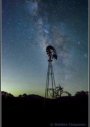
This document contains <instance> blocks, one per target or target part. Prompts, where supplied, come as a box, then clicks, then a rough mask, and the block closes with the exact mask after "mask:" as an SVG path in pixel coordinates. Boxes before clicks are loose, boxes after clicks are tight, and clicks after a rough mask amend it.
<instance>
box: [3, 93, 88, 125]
mask: <svg viewBox="0 0 90 127" xmlns="http://www.w3.org/2000/svg"><path fill="white" fill-rule="evenodd" d="M74 125H75V126H76V125H77V126H79V127H81V126H86V127H87V126H88V96H81V97H76V96H73V97H61V98H58V99H55V100H49V99H46V100H45V105H44V98H43V97H40V96H37V95H31V96H28V97H9V98H4V97H2V127H50V126H59V127H65V126H74Z"/></svg>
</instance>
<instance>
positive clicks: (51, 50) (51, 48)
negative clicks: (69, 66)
mask: <svg viewBox="0 0 90 127" xmlns="http://www.w3.org/2000/svg"><path fill="white" fill-rule="evenodd" d="M46 52H47V54H48V55H51V54H52V58H54V59H57V54H56V50H55V48H54V47H53V46H51V45H48V46H47V47H46Z"/></svg>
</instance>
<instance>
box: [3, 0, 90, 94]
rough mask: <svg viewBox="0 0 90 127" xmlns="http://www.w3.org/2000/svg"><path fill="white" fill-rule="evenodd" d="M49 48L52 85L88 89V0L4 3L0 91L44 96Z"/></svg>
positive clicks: (72, 90) (24, 0) (39, 0)
mask: <svg viewBox="0 0 90 127" xmlns="http://www.w3.org/2000/svg"><path fill="white" fill-rule="evenodd" d="M49 44H50V45H52V46H54V48H55V49H56V51H57V55H58V59H57V60H54V61H53V68H54V75H55V80H56V85H58V84H60V85H61V86H62V87H63V88H64V90H65V91H68V92H70V93H71V94H72V95H74V94H75V93H76V92H77V91H81V90H84V91H87V90H88V0H13V1H12V0H5V1H3V0H2V84H1V90H3V91H7V92H10V93H12V94H13V95H15V96H18V95H19V94H23V93H27V94H38V95H42V96H44V94H45V86H46V76H47V67H48V62H47V60H48V56H47V54H46V46H47V45H49Z"/></svg>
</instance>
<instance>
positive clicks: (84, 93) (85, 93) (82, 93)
mask: <svg viewBox="0 0 90 127" xmlns="http://www.w3.org/2000/svg"><path fill="white" fill-rule="evenodd" d="M75 96H78V97H79V96H88V91H86V92H85V91H78V92H76V94H75Z"/></svg>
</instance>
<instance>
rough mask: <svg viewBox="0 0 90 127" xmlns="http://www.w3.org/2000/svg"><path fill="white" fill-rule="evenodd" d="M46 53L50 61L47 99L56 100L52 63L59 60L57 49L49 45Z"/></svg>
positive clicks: (46, 91)
mask: <svg viewBox="0 0 90 127" xmlns="http://www.w3.org/2000/svg"><path fill="white" fill-rule="evenodd" d="M46 52H47V55H48V57H49V59H48V70H47V79H46V89H45V97H46V98H54V97H55V78H54V72H53V66H52V61H53V59H56V60H57V53H56V50H55V48H54V47H53V46H51V45H48V46H47V47H46Z"/></svg>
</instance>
